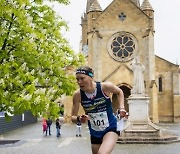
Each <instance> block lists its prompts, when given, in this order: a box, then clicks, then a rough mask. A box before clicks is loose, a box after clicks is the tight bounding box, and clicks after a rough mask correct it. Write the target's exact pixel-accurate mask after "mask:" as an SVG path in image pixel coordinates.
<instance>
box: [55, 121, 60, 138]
mask: <svg viewBox="0 0 180 154" xmlns="http://www.w3.org/2000/svg"><path fill="white" fill-rule="evenodd" d="M60 129H61V123H60V120H59V118H57V119H56V136H57V137H60V135H61V132H60Z"/></svg>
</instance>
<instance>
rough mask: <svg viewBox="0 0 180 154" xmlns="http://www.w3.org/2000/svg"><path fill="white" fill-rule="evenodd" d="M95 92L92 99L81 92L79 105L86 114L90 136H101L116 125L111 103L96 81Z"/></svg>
mask: <svg viewBox="0 0 180 154" xmlns="http://www.w3.org/2000/svg"><path fill="white" fill-rule="evenodd" d="M96 88H97V93H96V96H95V97H94V98H93V99H90V98H88V97H87V96H86V94H85V92H84V91H82V90H80V92H81V105H82V106H83V108H84V110H85V113H86V114H87V115H88V117H89V120H88V126H89V130H90V134H91V136H94V137H98V138H100V137H103V136H104V135H105V134H106V133H107V132H108V131H109V130H110V129H112V128H115V129H116V127H117V120H116V117H115V116H114V114H113V110H112V103H111V100H110V98H109V97H108V96H105V95H104V93H103V92H102V89H101V83H100V82H96Z"/></svg>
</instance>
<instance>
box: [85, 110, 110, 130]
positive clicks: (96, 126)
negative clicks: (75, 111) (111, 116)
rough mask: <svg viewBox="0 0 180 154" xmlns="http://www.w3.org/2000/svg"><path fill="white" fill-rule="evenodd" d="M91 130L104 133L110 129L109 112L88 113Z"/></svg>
mask: <svg viewBox="0 0 180 154" xmlns="http://www.w3.org/2000/svg"><path fill="white" fill-rule="evenodd" d="M88 116H89V117H90V124H91V128H92V129H93V130H95V131H103V130H105V129H106V128H107V127H109V121H108V116H107V112H106V111H104V112H99V113H88Z"/></svg>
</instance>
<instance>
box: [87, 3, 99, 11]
mask: <svg viewBox="0 0 180 154" xmlns="http://www.w3.org/2000/svg"><path fill="white" fill-rule="evenodd" d="M93 11H100V12H102V8H101V6H100V4H99V2H98V0H93V2H92V4H91V6H90V8H89V10H88V12H93Z"/></svg>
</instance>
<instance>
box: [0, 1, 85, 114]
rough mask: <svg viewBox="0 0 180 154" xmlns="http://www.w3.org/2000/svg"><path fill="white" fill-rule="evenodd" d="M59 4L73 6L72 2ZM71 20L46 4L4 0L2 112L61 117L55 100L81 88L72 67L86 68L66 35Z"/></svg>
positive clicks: (0, 13)
mask: <svg viewBox="0 0 180 154" xmlns="http://www.w3.org/2000/svg"><path fill="white" fill-rule="evenodd" d="M53 1H57V2H59V3H61V4H62V5H63V4H65V5H68V4H69V2H68V0H49V2H53ZM63 29H68V26H67V24H66V22H65V21H63V20H62V18H61V17H60V16H57V15H56V13H55V11H54V10H53V9H52V8H50V7H49V6H47V5H45V4H44V3H43V0H0V112H1V111H5V116H6V117H8V114H9V113H10V114H21V113H23V112H24V111H26V110H30V111H31V112H32V113H33V114H34V115H36V116H39V115H45V116H47V115H46V114H50V116H52V117H56V116H57V113H58V112H59V107H58V105H57V104H56V103H54V101H55V100H56V99H57V98H58V97H61V95H62V94H66V95H71V94H72V93H73V91H74V90H75V89H76V84H75V78H74V76H73V74H72V71H70V70H69V68H74V67H77V66H79V65H80V64H81V63H83V61H84V58H83V56H82V55H81V54H75V52H74V51H73V50H72V49H71V48H70V46H69V43H68V41H67V40H66V39H65V38H64V37H63V36H62V30H63Z"/></svg>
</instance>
